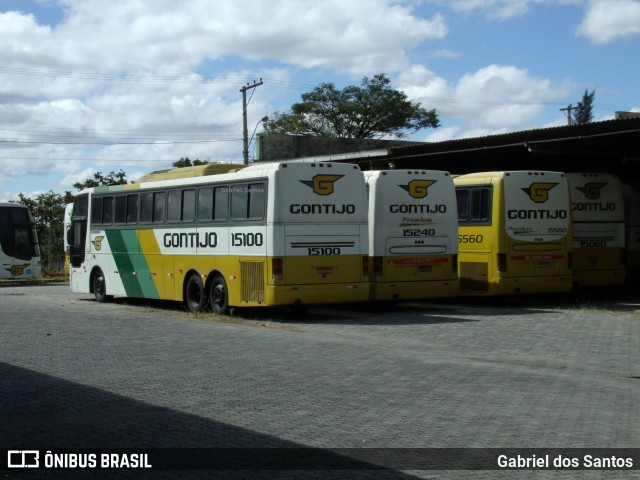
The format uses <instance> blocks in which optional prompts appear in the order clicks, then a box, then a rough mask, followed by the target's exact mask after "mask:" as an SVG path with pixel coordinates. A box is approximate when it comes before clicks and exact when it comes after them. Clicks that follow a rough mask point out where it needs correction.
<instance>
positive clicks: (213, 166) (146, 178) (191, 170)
mask: <svg viewBox="0 0 640 480" xmlns="http://www.w3.org/2000/svg"><path fill="white" fill-rule="evenodd" d="M242 168H244V165H243V164H241V163H207V164H206V165H196V166H194V167H179V168H169V169H166V170H156V171H155V172H149V173H146V174H144V175H142V176H141V177H140V178H138V179H137V180H136V181H135V182H133V183H146V182H157V181H159V180H173V179H176V178H190V177H202V176H205V175H219V174H221V173H229V172H233V171H236V170H240V169H242Z"/></svg>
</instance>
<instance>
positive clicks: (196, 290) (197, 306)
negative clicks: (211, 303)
mask: <svg viewBox="0 0 640 480" xmlns="http://www.w3.org/2000/svg"><path fill="white" fill-rule="evenodd" d="M184 300H185V303H186V304H187V307H188V308H189V311H191V312H192V313H199V312H201V311H202V309H203V308H204V306H205V303H206V302H205V300H206V298H205V294H204V285H203V284H202V279H201V278H200V275H198V274H197V273H194V274H192V275H191V276H190V277H189V279H188V280H187V284H186V286H185V288H184Z"/></svg>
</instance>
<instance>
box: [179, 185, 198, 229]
mask: <svg viewBox="0 0 640 480" xmlns="http://www.w3.org/2000/svg"><path fill="white" fill-rule="evenodd" d="M195 218H196V191H195V190H192V189H190V190H183V191H182V215H181V218H180V220H182V221H183V222H193V221H194V220H195Z"/></svg>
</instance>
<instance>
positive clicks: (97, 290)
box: [91, 268, 110, 303]
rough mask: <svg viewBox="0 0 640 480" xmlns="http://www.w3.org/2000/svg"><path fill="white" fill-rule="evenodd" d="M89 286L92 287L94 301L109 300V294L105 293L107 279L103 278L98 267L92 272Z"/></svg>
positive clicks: (102, 301)
mask: <svg viewBox="0 0 640 480" xmlns="http://www.w3.org/2000/svg"><path fill="white" fill-rule="evenodd" d="M91 287H92V288H93V295H94V296H95V297H96V302H98V303H104V302H106V301H107V300H109V298H110V296H109V295H107V281H106V280H105V278H104V273H102V270H100V269H99V268H98V269H97V270H96V271H95V272H94V273H93V278H92V280H91Z"/></svg>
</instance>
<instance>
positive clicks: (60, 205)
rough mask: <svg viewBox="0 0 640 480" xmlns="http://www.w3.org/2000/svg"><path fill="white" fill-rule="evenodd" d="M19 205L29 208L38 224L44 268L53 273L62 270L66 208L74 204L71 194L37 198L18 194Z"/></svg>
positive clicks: (56, 194) (48, 194)
mask: <svg viewBox="0 0 640 480" xmlns="http://www.w3.org/2000/svg"><path fill="white" fill-rule="evenodd" d="M18 198H19V203H22V204H23V205H26V206H27V207H29V210H30V211H31V215H33V219H34V221H35V222H36V228H37V230H38V238H39V240H40V250H41V254H42V268H43V269H44V270H45V271H48V272H51V271H56V270H60V269H61V268H62V264H63V262H64V208H65V206H66V205H67V204H68V203H72V202H73V195H72V194H71V192H65V194H64V195H60V194H59V193H54V192H53V191H49V192H47V193H42V194H40V195H38V196H37V197H35V198H28V197H25V196H24V195H23V194H22V193H20V194H18Z"/></svg>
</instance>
